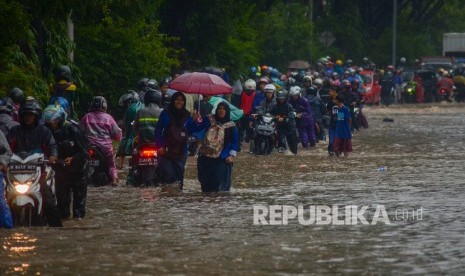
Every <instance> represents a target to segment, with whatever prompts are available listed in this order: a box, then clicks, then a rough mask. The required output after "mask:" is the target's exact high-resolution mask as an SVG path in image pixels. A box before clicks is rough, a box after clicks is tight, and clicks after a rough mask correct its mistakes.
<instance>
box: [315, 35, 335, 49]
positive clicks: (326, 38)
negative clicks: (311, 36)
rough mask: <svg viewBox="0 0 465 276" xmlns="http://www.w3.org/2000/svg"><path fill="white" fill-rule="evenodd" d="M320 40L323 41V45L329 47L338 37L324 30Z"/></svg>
mask: <svg viewBox="0 0 465 276" xmlns="http://www.w3.org/2000/svg"><path fill="white" fill-rule="evenodd" d="M319 41H320V42H321V44H323V46H325V48H328V47H329V46H331V44H333V43H334V41H336V38H335V37H334V36H333V34H332V33H330V32H328V31H324V32H323V33H322V34H321V35H320V39H319Z"/></svg>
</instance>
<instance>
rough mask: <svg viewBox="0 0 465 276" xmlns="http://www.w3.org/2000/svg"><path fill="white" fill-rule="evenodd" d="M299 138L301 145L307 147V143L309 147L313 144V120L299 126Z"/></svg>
mask: <svg viewBox="0 0 465 276" xmlns="http://www.w3.org/2000/svg"><path fill="white" fill-rule="evenodd" d="M299 138H300V142H301V143H302V147H304V148H307V147H308V144H309V143H310V146H311V147H313V146H315V127H314V125H313V121H312V122H311V123H310V124H308V125H307V126H303V127H299Z"/></svg>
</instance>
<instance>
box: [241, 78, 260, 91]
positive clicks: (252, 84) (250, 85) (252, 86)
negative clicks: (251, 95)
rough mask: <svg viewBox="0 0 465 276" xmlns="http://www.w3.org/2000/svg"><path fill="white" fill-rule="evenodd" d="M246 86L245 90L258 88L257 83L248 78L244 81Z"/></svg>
mask: <svg viewBox="0 0 465 276" xmlns="http://www.w3.org/2000/svg"><path fill="white" fill-rule="evenodd" d="M244 88H245V90H256V89H257V83H255V81H254V80H253V79H248V80H246V81H245V83H244Z"/></svg>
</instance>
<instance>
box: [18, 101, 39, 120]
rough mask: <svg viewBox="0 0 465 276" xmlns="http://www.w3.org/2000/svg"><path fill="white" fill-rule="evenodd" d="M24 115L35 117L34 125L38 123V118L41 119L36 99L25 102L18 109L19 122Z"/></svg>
mask: <svg viewBox="0 0 465 276" xmlns="http://www.w3.org/2000/svg"><path fill="white" fill-rule="evenodd" d="M26 113H32V114H34V115H36V119H37V120H36V123H39V120H40V118H42V108H41V107H40V105H39V103H38V102H37V100H36V99H30V100H26V102H25V103H24V104H23V105H21V107H20V108H19V117H20V120H21V122H22V121H23V116H24V114H26Z"/></svg>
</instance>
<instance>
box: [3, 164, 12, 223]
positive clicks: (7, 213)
mask: <svg viewBox="0 0 465 276" xmlns="http://www.w3.org/2000/svg"><path fill="white" fill-rule="evenodd" d="M2 227H5V228H12V227H13V218H12V216H11V212H10V208H8V205H7V204H6V199H5V187H4V184H3V173H2V172H0V228H2Z"/></svg>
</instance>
